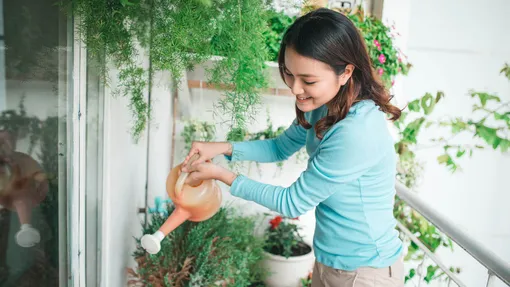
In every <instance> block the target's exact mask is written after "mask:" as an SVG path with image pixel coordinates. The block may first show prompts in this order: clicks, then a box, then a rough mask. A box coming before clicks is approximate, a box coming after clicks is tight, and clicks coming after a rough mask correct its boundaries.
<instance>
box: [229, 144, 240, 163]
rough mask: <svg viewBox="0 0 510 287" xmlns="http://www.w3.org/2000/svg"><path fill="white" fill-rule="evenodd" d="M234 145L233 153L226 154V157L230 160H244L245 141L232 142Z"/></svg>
mask: <svg viewBox="0 0 510 287" xmlns="http://www.w3.org/2000/svg"><path fill="white" fill-rule="evenodd" d="M230 144H231V145H232V155H231V156H228V155H225V159H226V160H228V161H229V162H236V161H242V160H243V154H244V149H243V146H244V145H243V143H242V142H230Z"/></svg>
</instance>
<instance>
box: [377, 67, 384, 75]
mask: <svg viewBox="0 0 510 287" xmlns="http://www.w3.org/2000/svg"><path fill="white" fill-rule="evenodd" d="M377 72H379V76H382V74H383V73H384V70H383V68H379V70H377Z"/></svg>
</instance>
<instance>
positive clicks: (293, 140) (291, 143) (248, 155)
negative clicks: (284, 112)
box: [226, 120, 306, 162]
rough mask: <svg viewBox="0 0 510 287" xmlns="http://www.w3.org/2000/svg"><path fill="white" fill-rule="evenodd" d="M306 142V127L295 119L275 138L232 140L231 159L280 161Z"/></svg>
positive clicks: (227, 156)
mask: <svg viewBox="0 0 510 287" xmlns="http://www.w3.org/2000/svg"><path fill="white" fill-rule="evenodd" d="M305 143H306V129H305V128H303V127H302V126H300V125H299V124H297V121H296V120H294V122H293V123H292V125H291V126H290V127H288V128H287V129H286V130H285V131H284V132H283V133H282V134H281V135H279V136H278V137H276V138H273V139H267V140H256V141H244V142H232V143H231V144H232V152H231V155H230V156H229V155H226V158H227V159H228V160H230V161H257V162H278V161H283V160H286V159H288V158H289V157H290V156H292V155H293V154H294V153H295V152H297V151H298V150H299V149H300V148H302V147H303V146H304V145H305Z"/></svg>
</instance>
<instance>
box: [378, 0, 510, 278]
mask: <svg viewBox="0 0 510 287" xmlns="http://www.w3.org/2000/svg"><path fill="white" fill-rule="evenodd" d="M480 4H481V3H480V2H477V1H474V0H469V1H460V0H459V1H452V0H450V1H437V0H434V1H396V0H385V11H384V17H383V18H385V20H387V21H388V22H391V21H392V20H396V22H397V29H400V30H401V34H403V41H401V43H400V44H402V46H403V48H404V50H405V51H406V53H407V55H408V57H409V61H410V62H411V63H412V64H413V65H414V67H413V68H412V70H411V72H410V74H409V76H408V77H405V78H402V79H401V85H402V86H401V89H400V90H399V92H400V93H402V94H399V95H398V96H399V98H404V99H413V98H417V97H420V96H423V95H424V93H425V92H433V93H434V92H436V91H438V90H442V91H444V92H445V94H446V98H445V99H444V102H443V103H441V104H440V105H439V106H437V110H436V111H435V114H436V116H438V117H440V116H445V115H448V116H460V117H463V118H467V117H472V116H473V114H472V112H471V106H472V104H473V103H474V102H473V101H472V100H471V99H470V98H469V97H468V96H467V92H468V91H469V90H470V89H476V90H484V91H489V92H494V93H496V94H498V95H500V96H501V98H502V100H506V101H508V100H510V85H509V82H508V81H507V80H505V79H504V78H503V77H502V76H499V74H498V73H499V70H501V68H502V67H503V64H504V62H505V61H506V62H510V49H508V47H509V46H510V34H509V33H508V31H507V28H508V25H507V21H505V20H504V19H505V18H506V17H507V14H508V12H509V11H510V2H509V1H504V0H499V1H498V0H496V1H490V3H486V2H484V3H483V5H480ZM406 23H407V25H406ZM399 24H401V25H399ZM438 135H440V133H439V132H438V131H434V130H432V131H429V132H426V133H423V134H422V136H421V138H422V139H423V140H426V139H427V138H430V137H437V136H438ZM459 140H461V141H462V142H465V143H472V142H473V140H472V139H471V138H470V137H460V138H459ZM440 153H441V150H440V149H427V150H423V151H421V152H420V153H419V157H420V159H421V160H423V161H424V163H425V171H424V174H423V178H422V180H421V185H420V186H419V188H418V190H419V192H420V195H421V196H422V198H423V199H424V200H426V201H428V202H429V203H430V204H431V205H433V206H434V207H435V208H436V209H437V211H438V212H440V213H442V214H443V215H444V216H445V217H447V218H448V219H450V220H451V221H453V222H455V223H456V224H458V225H459V226H461V228H463V229H464V230H465V231H466V232H467V233H468V234H469V235H470V236H472V237H473V238H474V239H476V240H479V241H480V242H481V243H482V244H483V245H485V246H486V247H488V248H490V249H491V250H493V251H494V252H495V253H496V254H498V255H499V256H501V257H502V258H504V259H505V260H506V261H510V247H509V245H508V242H509V239H510V224H509V221H508V220H509V219H510V209H508V207H507V205H508V202H509V201H510V193H509V191H510V186H509V184H510V182H509V181H508V170H509V167H510V156H509V155H508V154H506V155H501V154H500V153H498V152H493V151H489V150H488V151H479V152H476V153H475V155H474V156H473V158H472V159H467V160H463V161H461V165H462V167H463V171H461V172H458V173H455V174H453V175H452V174H450V173H449V172H448V171H447V170H446V168H445V167H443V166H439V165H438V164H437V163H436V160H435V159H436V157H437V156H438V155H440ZM455 250H456V251H455V253H454V254H451V253H450V252H448V251H442V252H440V253H439V254H440V256H441V258H443V259H444V260H445V262H446V263H447V265H454V266H459V267H461V268H462V269H463V272H462V273H461V274H460V278H461V279H462V280H463V281H464V282H466V284H468V286H485V285H484V282H485V280H486V276H487V275H486V274H487V273H486V269H485V268H482V267H481V266H480V265H479V264H478V263H477V262H476V261H474V260H473V259H471V258H470V257H469V256H468V255H467V254H466V253H465V252H463V251H461V249H460V248H459V247H457V248H456V249H455ZM498 286H499V285H498Z"/></svg>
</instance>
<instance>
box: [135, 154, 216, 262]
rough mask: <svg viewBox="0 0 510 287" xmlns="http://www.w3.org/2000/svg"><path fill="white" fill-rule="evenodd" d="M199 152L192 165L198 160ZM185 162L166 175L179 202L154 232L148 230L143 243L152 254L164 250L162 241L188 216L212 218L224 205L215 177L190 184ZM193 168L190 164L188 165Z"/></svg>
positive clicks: (170, 191)
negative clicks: (182, 168) (184, 167)
mask: <svg viewBox="0 0 510 287" xmlns="http://www.w3.org/2000/svg"><path fill="white" fill-rule="evenodd" d="M198 157H199V155H198V154H195V155H194V156H193V157H192V158H191V159H190V161H189V162H188V167H189V166H190V165H191V163H193V162H194V161H195V160H197V159H198ZM181 165H182V164H179V165H178V166H176V167H174V168H173V169H172V170H171V171H170V173H169V174H168V177H167V179H166V191H167V193H168V196H169V197H170V199H171V200H172V202H173V203H174V205H175V209H174V211H173V212H172V214H170V216H169V217H168V219H167V220H166V221H165V223H163V225H162V226H161V227H160V228H159V230H158V231H156V232H155V233H154V234H146V235H144V236H143V237H142V239H141V245H142V247H143V249H145V250H146V251H147V252H148V253H150V254H156V253H158V252H159V250H161V241H162V240H163V238H165V236H167V235H168V234H169V233H170V232H172V231H173V230H174V229H175V228H177V227H178V226H179V225H181V224H182V223H183V222H185V221H186V220H189V221H194V222H199V221H204V220H207V219H209V218H211V217H212V216H213V215H214V214H216V212H217V211H218V210H219V208H220V206H221V199H222V195H221V189H220V187H219V186H218V184H217V183H216V181H215V180H213V179H210V180H204V181H202V182H199V183H197V184H196V185H189V184H186V183H185V181H186V178H187V177H188V174H189V173H186V172H181ZM188 170H189V168H188Z"/></svg>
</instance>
